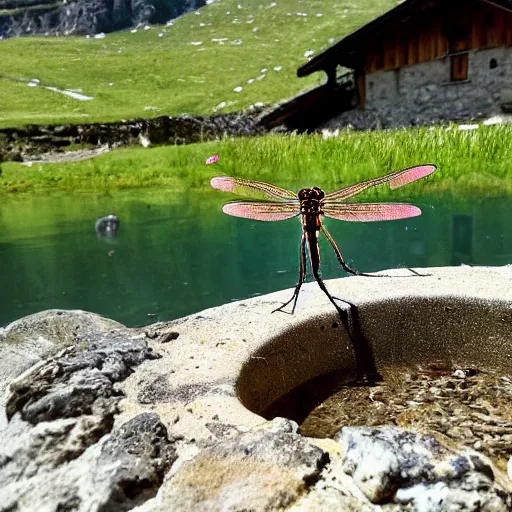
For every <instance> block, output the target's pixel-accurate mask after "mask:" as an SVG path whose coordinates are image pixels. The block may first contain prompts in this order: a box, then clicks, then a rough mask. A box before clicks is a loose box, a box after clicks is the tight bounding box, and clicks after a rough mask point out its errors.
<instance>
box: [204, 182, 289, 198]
mask: <svg viewBox="0 0 512 512" xmlns="http://www.w3.org/2000/svg"><path fill="white" fill-rule="evenodd" d="M210 184H211V186H212V187H213V188H216V189H217V190H222V191H223V192H233V193H234V194H238V195H241V196H244V195H249V196H250V195H254V193H255V192H257V193H259V195H263V196H265V197H267V198H269V199H284V200H286V201H290V199H295V200H297V202H298V198H297V194H294V193H293V192H290V191H289V190H285V189H284V188H279V187H276V186H275V185H271V184H270V183H264V182H262V181H251V180H244V179H242V178H228V177H226V176H217V177H216V178H212V180H211V182H210Z"/></svg>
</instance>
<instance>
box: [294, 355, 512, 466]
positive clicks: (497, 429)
mask: <svg viewBox="0 0 512 512" xmlns="http://www.w3.org/2000/svg"><path fill="white" fill-rule="evenodd" d="M379 371H380V372H381V374H382V376H383V381H382V382H380V383H378V385H376V386H372V387H343V388H341V389H340V390H339V391H338V392H337V393H335V394H334V395H332V396H331V397H329V398H328V399H327V400H325V401H324V402H323V403H322V404H320V405H318V406H317V407H316V408H315V409H314V410H313V411H312V412H311V413H310V414H309V415H308V417H307V418H306V419H305V420H304V422H303V423H302V425H301V427H300V430H301V433H302V434H304V435H306V436H310V437H320V438H323V437H330V436H333V435H334V434H335V433H336V432H337V431H338V430H339V429H340V428H341V427H342V426H347V425H369V426H376V425H386V424H387V425H398V426H400V427H404V428H408V427H410V428H416V429H419V430H420V431H422V432H427V431H428V432H430V433H435V434H436V435H438V436H440V437H441V438H442V440H444V441H445V442H446V441H448V443H450V442H452V443H456V444H458V445H459V446H467V447H469V448H471V449H474V450H477V451H479V452H481V453H483V454H485V455H487V456H488V457H490V458H491V459H492V460H493V462H494V463H495V464H496V465H497V467H499V468H500V469H502V470H504V471H506V470H507V463H508V460H509V457H510V455H511V454H512V378H511V376H510V375H506V374H505V373H504V372H503V371H501V372H500V371H497V370H493V369H490V368H455V367H451V366H449V365H446V364H443V363H441V362H439V363H436V362H434V363H432V364H430V365H428V366H423V367H416V368H405V367H397V366H394V367H390V366H389V367H384V368H380V369H379Z"/></svg>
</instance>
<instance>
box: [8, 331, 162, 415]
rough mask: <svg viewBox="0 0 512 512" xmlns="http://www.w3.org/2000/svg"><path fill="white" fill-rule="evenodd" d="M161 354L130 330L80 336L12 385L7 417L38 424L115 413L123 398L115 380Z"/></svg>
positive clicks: (9, 392) (124, 376)
mask: <svg viewBox="0 0 512 512" xmlns="http://www.w3.org/2000/svg"><path fill="white" fill-rule="evenodd" d="M155 357H157V356H156V355H155V354H153V352H152V351H151V349H149V348H148V347H147V346H146V343H145V342H144V341H142V340H140V339H133V338H132V339H131V338H129V337H128V336H127V334H126V332H122V331H121V332H119V331H118V332H112V333H108V334H106V333H90V334H88V335H86V336H84V337H80V336H76V338H75V340H74V344H73V345H70V346H68V347H67V348H65V349H64V350H62V351H61V352H59V354H57V355H56V356H55V357H53V358H51V359H48V360H46V361H44V362H42V363H40V364H38V365H36V366H34V367H32V368H31V369H30V370H28V371H27V372H25V373H24V374H22V375H20V376H19V377H17V378H15V379H13V380H12V381H11V382H10V383H9V387H8V392H7V395H6V402H5V411H6V414H7V418H12V417H13V416H14V415H15V414H17V413H18V414H20V415H21V418H22V419H23V420H24V421H27V422H29V423H31V424H33V425H35V424H37V423H39V422H41V421H52V420H55V419H58V418H73V417H77V416H80V415H84V414H85V415H89V414H99V415H102V416H107V415H110V414H114V413H115V412H116V410H117V404H118V402H119V399H120V394H119V392H118V391H117V390H116V388H115V384H116V383H117V382H120V381H122V380H124V379H125V378H126V377H127V376H128V375H130V373H132V371H133V367H134V366H136V365H138V364H140V363H142V362H143V361H144V360H145V359H152V358H155Z"/></svg>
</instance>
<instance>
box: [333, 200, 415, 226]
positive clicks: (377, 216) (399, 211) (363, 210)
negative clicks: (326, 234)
mask: <svg viewBox="0 0 512 512" xmlns="http://www.w3.org/2000/svg"><path fill="white" fill-rule="evenodd" d="M323 212H324V215H326V216H327V217H331V218H333V219H338V220H346V221H350V222H373V221H379V220H397V219H407V218H408V217H417V216H418V215H421V210H420V209H419V208H418V207H417V206H413V205H412V204H404V203H354V204H334V205H328V206H324V208H323Z"/></svg>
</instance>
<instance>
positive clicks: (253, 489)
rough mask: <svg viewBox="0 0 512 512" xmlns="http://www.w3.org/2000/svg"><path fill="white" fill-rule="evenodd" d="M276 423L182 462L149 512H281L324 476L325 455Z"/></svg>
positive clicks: (293, 427) (294, 427)
mask: <svg viewBox="0 0 512 512" xmlns="http://www.w3.org/2000/svg"><path fill="white" fill-rule="evenodd" d="M296 430H297V425H296V424H295V423H293V422H290V421H287V420H282V419H278V420H274V421H273V422H272V423H271V424H268V425H267V426H266V428H262V429H259V430H255V431H253V432H248V433H246V434H242V435H240V436H237V437H234V438H232V439H228V440H226V441H222V442H219V443H216V444H213V445H211V446H208V447H206V448H204V449H202V450H201V451H199V453H198V454H197V455H196V456H195V457H194V458H193V459H192V460H190V461H184V462H183V463H182V464H181V465H180V466H179V469H178V470H177V472H176V473H175V474H173V475H172V476H171V477H170V478H169V479H168V480H167V481H166V482H165V484H164V486H163V487H162V488H161V490H160V492H159V493H158V495H157V497H156V498H155V499H154V500H152V501H153V502H152V503H147V504H146V505H145V508H146V509H148V510H154V511H162V512H163V511H164V510H165V511H166V510H176V511H178V510H179V511H189V510H208V511H216V510H218V511H220V510H224V511H235V510H262V511H263V510H279V509H282V508H286V507H288V506H289V505H290V504H291V503H293V502H294V501H295V500H296V499H297V498H298V497H299V496H300V494H302V493H303V492H306V490H307V489H308V487H310V486H311V485H312V484H314V482H316V480H317V479H318V478H319V477H320V473H321V470H322V468H323V467H324V466H325V464H326V463H327V461H328V459H329V458H328V455H327V453H326V452H325V451H323V450H322V449H320V448H318V447H317V446H314V445H312V444H311V443H309V442H308V441H307V440H306V439H305V438H302V437H301V436H300V435H298V434H297V433H296Z"/></svg>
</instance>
